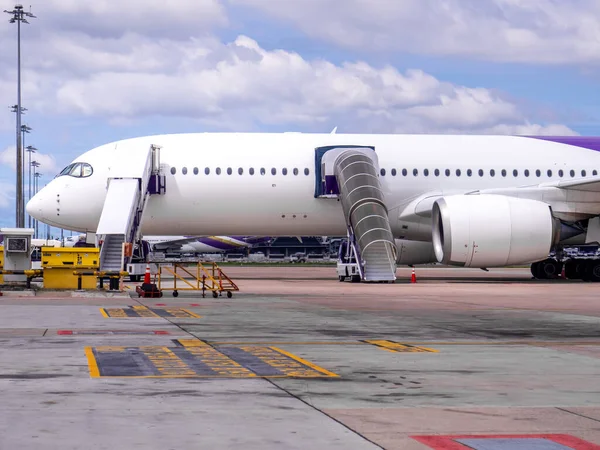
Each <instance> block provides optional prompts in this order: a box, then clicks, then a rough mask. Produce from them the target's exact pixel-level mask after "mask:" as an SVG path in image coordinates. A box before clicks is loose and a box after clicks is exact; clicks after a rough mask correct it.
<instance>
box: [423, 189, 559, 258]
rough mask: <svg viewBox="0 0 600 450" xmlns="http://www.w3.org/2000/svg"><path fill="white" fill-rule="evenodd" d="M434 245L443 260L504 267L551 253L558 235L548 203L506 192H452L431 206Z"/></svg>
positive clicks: (556, 224) (555, 222)
mask: <svg viewBox="0 0 600 450" xmlns="http://www.w3.org/2000/svg"><path fill="white" fill-rule="evenodd" d="M432 227H433V230H432V231H433V236H432V238H433V248H434V251H435V255H436V258H437V260H438V261H439V262H441V263H443V264H450V265H455V266H462V267H502V266H507V265H511V264H525V263H531V262H534V261H540V260H542V259H545V258H547V257H548V254H549V253H550V251H551V249H552V247H553V246H554V245H555V244H556V242H557V241H558V239H559V235H560V222H559V221H558V219H555V218H554V217H553V216H552V211H551V210H550V207H549V205H547V204H546V203H543V202H540V201H537V200H528V199H522V198H514V197H507V196H503V195H451V196H448V197H442V198H440V199H438V200H436V201H435V203H434V205H433V223H432Z"/></svg>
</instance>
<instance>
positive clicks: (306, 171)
mask: <svg viewBox="0 0 600 450" xmlns="http://www.w3.org/2000/svg"><path fill="white" fill-rule="evenodd" d="M309 173H310V170H308V168H306V169H304V175H306V176H308V174H309Z"/></svg>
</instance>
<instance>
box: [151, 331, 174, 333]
mask: <svg viewBox="0 0 600 450" xmlns="http://www.w3.org/2000/svg"><path fill="white" fill-rule="evenodd" d="M154 334H171V333H169V332H168V331H155V332H154Z"/></svg>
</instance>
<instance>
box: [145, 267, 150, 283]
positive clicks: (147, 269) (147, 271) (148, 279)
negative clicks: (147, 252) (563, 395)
mask: <svg viewBox="0 0 600 450" xmlns="http://www.w3.org/2000/svg"><path fill="white" fill-rule="evenodd" d="M150 283H151V280H150V264H146V273H145V274H144V284H150Z"/></svg>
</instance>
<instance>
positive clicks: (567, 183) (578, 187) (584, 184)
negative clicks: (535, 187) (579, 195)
mask: <svg viewBox="0 0 600 450" xmlns="http://www.w3.org/2000/svg"><path fill="white" fill-rule="evenodd" d="M540 186H541V187H556V188H559V189H567V190H574V191H586V192H600V177H598V176H596V177H587V178H578V179H575V180H559V181H555V182H552V183H543V184H542V185H540Z"/></svg>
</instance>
